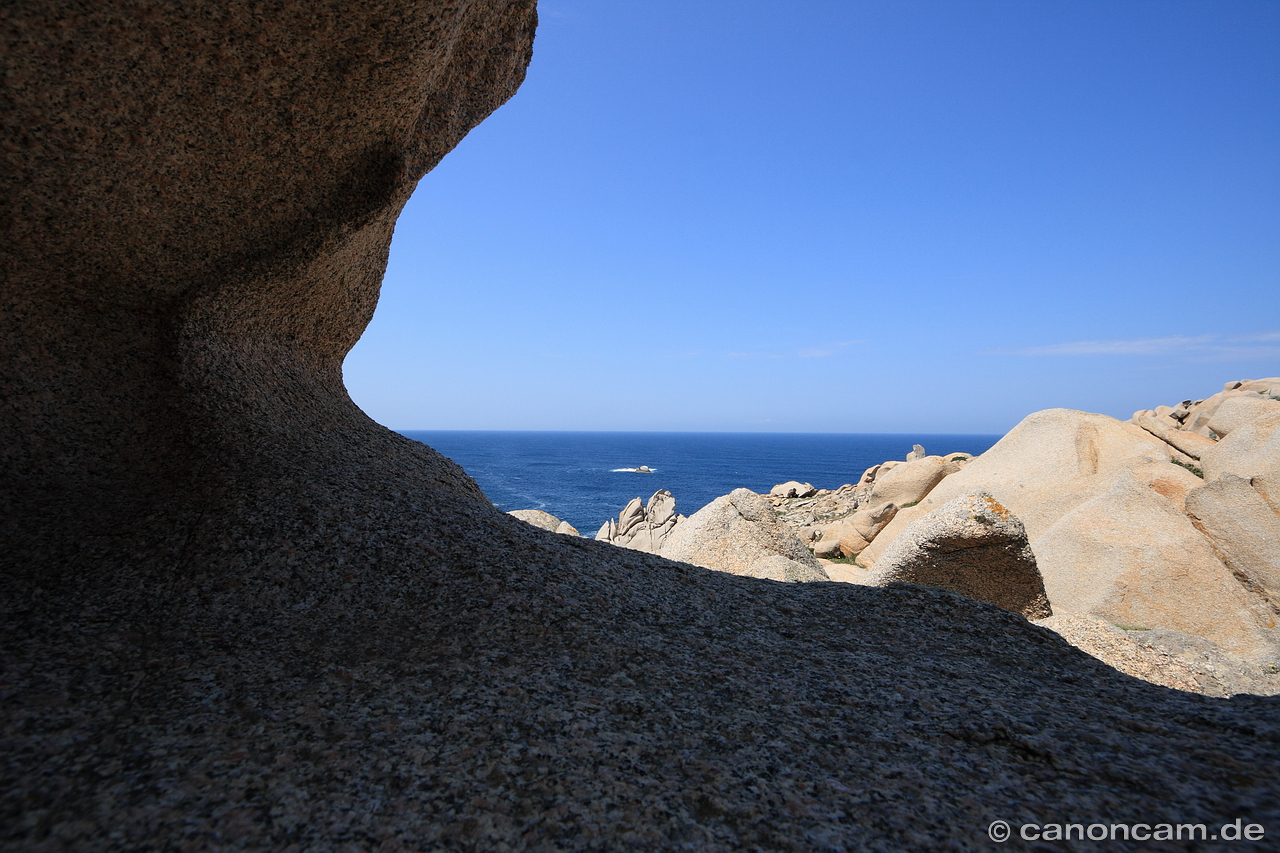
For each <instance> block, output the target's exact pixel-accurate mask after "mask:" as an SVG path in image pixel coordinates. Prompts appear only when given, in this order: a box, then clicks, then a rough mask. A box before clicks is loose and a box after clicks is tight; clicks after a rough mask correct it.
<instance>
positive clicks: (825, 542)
mask: <svg viewBox="0 0 1280 853" xmlns="http://www.w3.org/2000/svg"><path fill="white" fill-rule="evenodd" d="M801 541H803V540H801ZM813 556H815V557H818V558H820V559H824V560H838V559H840V558H841V557H843V556H845V554H844V552H843V551H842V550H841V548H840V540H839V539H821V540H819V541H818V542H816V543H815V544H814V546H813Z"/></svg>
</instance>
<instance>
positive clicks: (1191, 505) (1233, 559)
mask: <svg viewBox="0 0 1280 853" xmlns="http://www.w3.org/2000/svg"><path fill="white" fill-rule="evenodd" d="M1185 505H1186V513H1187V515H1188V516H1189V517H1190V518H1191V520H1192V522H1193V523H1194V524H1195V526H1196V527H1197V529H1199V530H1200V532H1202V533H1203V534H1204V535H1205V536H1207V537H1208V538H1209V541H1210V543H1211V544H1212V545H1213V548H1214V550H1215V551H1216V552H1217V554H1218V557H1219V558H1220V559H1221V560H1222V562H1223V563H1224V564H1225V565H1226V566H1227V568H1229V569H1231V571H1232V572H1234V573H1235V575H1236V577H1237V578H1239V579H1240V580H1241V581H1243V582H1244V584H1245V586H1246V587H1247V588H1248V589H1250V590H1251V591H1253V592H1255V593H1257V594H1258V595H1259V596H1261V597H1262V598H1264V599H1265V600H1266V601H1267V602H1268V603H1269V604H1270V605H1271V607H1272V609H1273V610H1275V611H1276V612H1277V613H1280V516H1277V515H1276V514H1275V513H1274V512H1272V510H1271V507H1269V506H1267V502H1266V501H1264V500H1263V499H1262V496H1261V495H1259V494H1258V493H1257V492H1256V491H1254V488H1253V485H1252V484H1251V483H1250V481H1249V480H1246V479H1244V478H1243V477H1237V476H1236V475H1235V474H1223V475H1221V476H1220V477H1218V479H1216V480H1214V481H1213V482H1211V483H1205V484H1204V485H1203V486H1200V487H1199V488H1197V489H1193V490H1191V491H1190V492H1189V493H1188V494H1187V497H1186V501H1185Z"/></svg>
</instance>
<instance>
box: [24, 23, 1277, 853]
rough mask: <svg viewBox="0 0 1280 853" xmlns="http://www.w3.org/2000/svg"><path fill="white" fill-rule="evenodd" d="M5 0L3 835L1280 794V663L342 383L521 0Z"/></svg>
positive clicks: (494, 835) (856, 811)
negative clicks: (572, 487)
mask: <svg viewBox="0 0 1280 853" xmlns="http://www.w3.org/2000/svg"><path fill="white" fill-rule="evenodd" d="M0 22H2V24H0V38H3V39H4V40H5V50H3V51H0V63H3V66H4V67H3V70H4V74H5V83H6V88H5V109H4V110H2V111H0V122H4V125H5V126H4V132H3V138H4V140H5V142H6V145H5V146H3V147H0V157H2V158H3V159H4V164H5V168H3V169H0V186H2V187H3V197H4V199H5V210H4V217H3V224H4V227H5V229H6V234H5V239H4V240H0V271H2V272H3V279H2V282H0V284H2V287H0V298H2V299H3V310H0V352H2V353H3V358H2V362H0V400H3V401H4V403H3V406H0V429H2V430H3V434H4V436H5V441H4V442H0V454H2V456H0V463H2V468H3V470H4V472H5V477H4V478H0V499H2V500H3V504H2V505H0V573H2V575H3V580H4V583H3V584H0V644H2V647H3V649H4V654H3V655H0V669H2V672H0V679H2V683H3V685H4V692H3V695H4V703H5V706H4V708H5V727H4V732H3V736H2V740H0V762H2V767H3V769H2V771H0V804H2V806H3V810H2V813H3V815H4V820H3V822H0V833H2V834H0V843H2V844H3V845H4V846H5V849H8V850H39V849H44V850H101V849H135V850H150V849H191V850H202V849H204V850H219V849H222V850H226V849H239V850H254V851H268V850H342V849H374V848H377V849H382V850H387V851H394V850H425V849H430V850H501V849H510V850H550V849H575V848H576V849H596V850H614V849H651V850H656V849H690V850H692V849H697V850H707V851H729V850H739V849H761V850H783V849H967V848H973V847H975V846H979V845H985V843H986V842H985V840H984V839H985V829H984V828H985V827H986V826H987V825H988V824H989V823H990V822H991V820H993V819H995V818H997V817H998V818H1004V819H1009V820H1025V821H1036V820H1039V821H1041V822H1043V821H1044V820H1045V819H1047V818H1049V817H1051V816H1060V815H1064V814H1073V815H1074V814H1080V815H1106V816H1107V817H1108V818H1109V819H1111V820H1114V821H1140V820H1144V819H1148V818H1150V816H1152V815H1158V814H1160V815H1162V814H1205V815H1214V816H1217V815H1224V816H1225V815H1234V814H1246V813H1247V814H1249V815H1250V816H1251V817H1252V818H1253V819H1255V820H1258V821H1261V822H1263V823H1266V824H1267V825H1268V826H1269V825H1271V824H1272V823H1274V822H1277V821H1280V813H1278V811H1277V806H1276V802H1277V801H1276V797H1275V795H1274V794H1275V781H1274V772H1273V768H1274V767H1275V766H1276V764H1277V762H1280V708H1278V706H1277V704H1276V703H1275V702H1273V701H1270V700H1266V699H1262V698H1259V697H1252V696H1243V697H1240V696H1237V697H1235V698H1233V699H1232V700H1231V701H1230V702H1224V701H1214V700H1209V699H1206V698H1204V697H1199V696H1189V695H1183V694H1178V693H1175V692H1173V691H1166V690H1163V689H1161V688H1158V687H1154V686H1152V685H1148V684H1145V683H1143V682H1141V681H1138V680H1136V679H1132V678H1129V677H1126V676H1123V675H1121V674H1119V673H1117V672H1116V671H1115V670H1113V669H1111V668H1109V667H1106V666H1104V665H1103V664H1101V663H1099V662H1098V661H1096V660H1095V659H1093V658H1090V657H1088V656H1087V655H1084V654H1083V653H1081V652H1079V651H1078V650H1076V649H1074V648H1072V647H1070V646H1069V645H1068V644H1066V643H1065V642H1063V641H1061V640H1059V639H1058V638H1057V637H1055V636H1053V635H1052V634H1051V633H1050V632H1047V631H1044V630H1041V629H1038V628H1035V627H1034V626H1031V625H1028V624H1027V623H1026V622H1025V621H1024V620H1022V619H1021V618H1020V617H1017V616H1015V615H1013V614H1008V613H1004V612H1003V611H999V610H997V609H995V608H991V607H988V606H985V605H980V604H976V603H973V602H969V601H967V600H966V599H963V598H959V597H957V596H953V595H950V594H948V593H946V592H944V591H939V590H930V589H927V588H922V587H902V588H882V589H871V588H864V587H858V586H854V585H851V584H826V583H801V584H776V583H769V582H766V581H762V580H758V579H754V578H745V577H734V576H731V575H729V574H725V573H722V572H711V571H706V570H703V569H699V568H696V567H692V566H688V565H680V564H675V563H672V562H670V561H668V560H664V559H661V558H659V557H656V556H653V555H650V554H645V553H641V552H638V551H631V550H626V549H621V548H615V547H612V546H610V545H607V544H606V543H601V542H595V541H592V540H588V539H581V538H576V537H565V536H549V535H547V534H546V533H545V532H543V531H539V530H536V529H534V528H532V527H530V526H529V525H528V524H526V523H524V522H522V521H520V520H518V519H515V518H512V517H511V516H509V515H507V514H505V513H502V512H500V511H498V510H497V509H496V508H494V507H493V506H492V505H491V504H490V503H489V502H488V501H487V500H486V499H485V498H484V496H483V495H482V494H481V493H480V491H479V489H477V488H476V486H475V484H474V482H472V481H471V479H470V478H469V477H467V476H466V475H465V474H464V473H463V472H462V471H461V470H460V469H459V468H458V467H457V466H456V465H454V464H453V463H451V462H449V461H448V460H446V459H444V458H443V457H441V456H440V455H438V454H436V453H435V452H434V451H431V450H429V449H427V448H426V447H424V446H423V445H421V444H418V443H416V442H413V441H410V440H408V439H405V438H403V437H401V436H399V435H396V434H395V433H392V432H391V431H389V430H386V429H383V428H382V427H379V426H377V425H376V424H374V423H373V422H372V421H371V420H370V419H369V418H367V417H366V416H365V415H363V414H362V413H361V412H360V411H359V410H358V409H357V408H356V407H355V406H354V405H353V404H352V402H351V400H350V399H349V397H348V396H347V394H346V392H345V390H344V389H343V387H342V383H341V363H342V358H343V356H344V355H345V353H346V352H347V350H348V349H349V348H350V346H351V345H352V343H353V342H354V341H355V340H356V338H357V337H358V336H359V334H360V332H361V330H362V329H363V327H364V325H365V323H366V322H367V321H368V318H369V316H370V314H371V312H372V310H373V307H374V302H375V300H376V295H377V288H378V284H379V281H380V278H381V275H382V271H383V267H384V264H385V260H386V252H387V246H388V241H389V240H390V236H391V229H392V225H393V223H394V220H395V217H396V215H397V213H398V212H399V209H400V207H401V206H402V205H403V203H404V201H405V200H406V199H407V198H408V196H409V194H410V192H411V191H412V190H413V187H414V185H415V183H416V181H417V179H418V178H419V177H420V176H421V175H422V174H423V173H424V172H425V171H426V170H427V169H429V168H430V167H431V166H432V165H433V164H434V163H435V162H436V161H437V160H438V159H439V158H440V157H441V156H443V155H444V154H445V153H446V152H447V151H448V150H449V149H450V148H451V147H452V146H453V145H455V144H456V143H457V142H458V140H460V139H461V138H462V136H463V135H464V134H465V133H466V132H467V131H468V129H469V128H471V127H472V126H473V125H475V124H476V123H477V122H478V121H480V120H481V119H482V118H483V117H484V116H485V115H487V114H488V113H489V112H490V111H491V110H492V109H494V108H495V107H496V106H497V105H499V104H500V103H502V102H503V100H505V99H506V98H507V97H509V96H510V95H511V93H512V92H514V91H515V88H516V86H517V85H518V84H519V82H520V80H521V79H522V77H523V74H524V69H525V66H526V64H527V62H528V60H529V57H530V53H531V44H532V34H533V26H534V9H533V4H532V3H531V2H524V0H512V2H506V1H505V0H477V2H471V3H466V4H452V3H443V2H432V0H415V2H413V3H409V2H397V0H384V2H379V3H372V4H351V3H337V2H322V0H315V2H307V3H285V2H276V0H267V1H266V2H254V3H251V4H250V3H244V2H240V1H239V0H220V2H218V3H212V2H206V0H191V2H187V3H184V4H182V5H181V6H180V7H179V6H177V5H174V4H170V5H163V4H160V5H157V4H151V3H143V2H137V3H133V2H124V0H104V1H103V2H98V3H92V4H84V3H72V2H69V0H40V2H35V0H17V2H11V3H8V4H6V5H5V7H4V9H3V11H2V12H0ZM1233 437H1234V436H1233ZM478 543H483V544H484V549H483V552H481V550H480V549H479V548H478V547H477V545H478ZM957 685H963V689H957ZM1152 779H1158V780H1159V785H1158V786H1157V785H1152V784H1151V780H1152Z"/></svg>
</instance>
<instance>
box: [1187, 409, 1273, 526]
mask: <svg viewBox="0 0 1280 853" xmlns="http://www.w3.org/2000/svg"><path fill="white" fill-rule="evenodd" d="M1201 463H1202V464H1203V466H1204V477H1205V480H1206V481H1209V482H1212V481H1214V480H1216V479H1218V478H1219V477H1221V476H1222V475H1223V474H1235V475H1236V476H1238V477H1245V478H1247V479H1248V480H1249V483H1250V485H1252V486H1253V488H1254V489H1255V490H1256V491H1257V492H1258V494H1259V495H1261V496H1262V499H1263V500H1265V501H1266V502H1267V506H1269V507H1271V511H1272V512H1274V513H1276V514H1277V515H1280V414H1278V413H1271V414H1264V415H1262V416H1260V417H1257V418H1254V419H1253V420H1251V421H1249V422H1247V423H1245V424H1241V425H1239V426H1237V427H1236V428H1235V429H1233V430H1232V431H1231V434H1230V435H1228V436H1227V437H1226V438H1224V439H1222V440H1221V441H1219V442H1218V443H1217V444H1216V445H1214V447H1213V449H1212V450H1209V451H1207V452H1206V453H1205V454H1204V456H1203V457H1202V458H1201Z"/></svg>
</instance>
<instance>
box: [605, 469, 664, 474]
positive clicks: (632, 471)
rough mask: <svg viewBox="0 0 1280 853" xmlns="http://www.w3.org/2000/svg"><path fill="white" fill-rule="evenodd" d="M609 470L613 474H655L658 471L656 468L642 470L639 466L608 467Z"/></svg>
mask: <svg viewBox="0 0 1280 853" xmlns="http://www.w3.org/2000/svg"><path fill="white" fill-rule="evenodd" d="M609 470H610V471H612V472H613V473H615V474H655V473H657V471H658V469H657V468H645V469H643V470H642V469H640V468H610V469H609Z"/></svg>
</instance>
